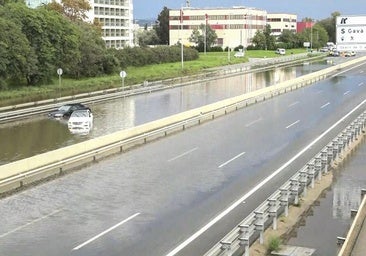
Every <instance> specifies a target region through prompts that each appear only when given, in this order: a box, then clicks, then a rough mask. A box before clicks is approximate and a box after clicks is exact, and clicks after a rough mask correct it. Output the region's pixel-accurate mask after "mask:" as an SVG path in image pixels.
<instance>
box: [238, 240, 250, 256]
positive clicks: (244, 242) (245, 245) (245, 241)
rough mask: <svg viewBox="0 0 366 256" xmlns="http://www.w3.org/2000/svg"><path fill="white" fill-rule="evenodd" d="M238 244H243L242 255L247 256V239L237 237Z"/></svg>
mask: <svg viewBox="0 0 366 256" xmlns="http://www.w3.org/2000/svg"><path fill="white" fill-rule="evenodd" d="M239 241H240V242H239V244H240V246H244V250H245V251H244V255H243V256H249V239H247V238H243V237H239Z"/></svg>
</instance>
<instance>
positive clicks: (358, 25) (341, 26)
mask: <svg viewBox="0 0 366 256" xmlns="http://www.w3.org/2000/svg"><path fill="white" fill-rule="evenodd" d="M336 38H337V42H336V43H337V49H338V50H341V51H342V50H355V51H359V50H366V16H352V15H351V16H338V17H337V19H336Z"/></svg>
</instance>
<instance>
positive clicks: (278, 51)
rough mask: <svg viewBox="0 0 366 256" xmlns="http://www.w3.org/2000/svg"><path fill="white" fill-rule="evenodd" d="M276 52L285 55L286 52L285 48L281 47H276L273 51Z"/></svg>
mask: <svg viewBox="0 0 366 256" xmlns="http://www.w3.org/2000/svg"><path fill="white" fill-rule="evenodd" d="M275 52H276V53H277V54H280V55H285V54H286V50H285V49H283V48H277V50H276V51H275Z"/></svg>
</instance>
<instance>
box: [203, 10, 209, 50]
mask: <svg viewBox="0 0 366 256" xmlns="http://www.w3.org/2000/svg"><path fill="white" fill-rule="evenodd" d="M207 23H208V15H207V13H206V14H205V34H204V38H203V40H204V41H203V48H204V50H203V51H204V53H205V55H206V51H207Z"/></svg>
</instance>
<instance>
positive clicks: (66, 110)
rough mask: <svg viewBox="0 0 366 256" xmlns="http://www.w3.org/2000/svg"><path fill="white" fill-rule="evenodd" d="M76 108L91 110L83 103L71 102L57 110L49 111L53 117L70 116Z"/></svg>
mask: <svg viewBox="0 0 366 256" xmlns="http://www.w3.org/2000/svg"><path fill="white" fill-rule="evenodd" d="M75 110H90V109H89V108H88V107H86V106H84V105H83V104H81V103H70V104H66V105H63V106H61V107H59V108H58V109H57V110H55V111H52V112H50V113H48V116H49V117H51V118H69V117H70V116H71V114H72V113H73V112H74V111H75Z"/></svg>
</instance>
